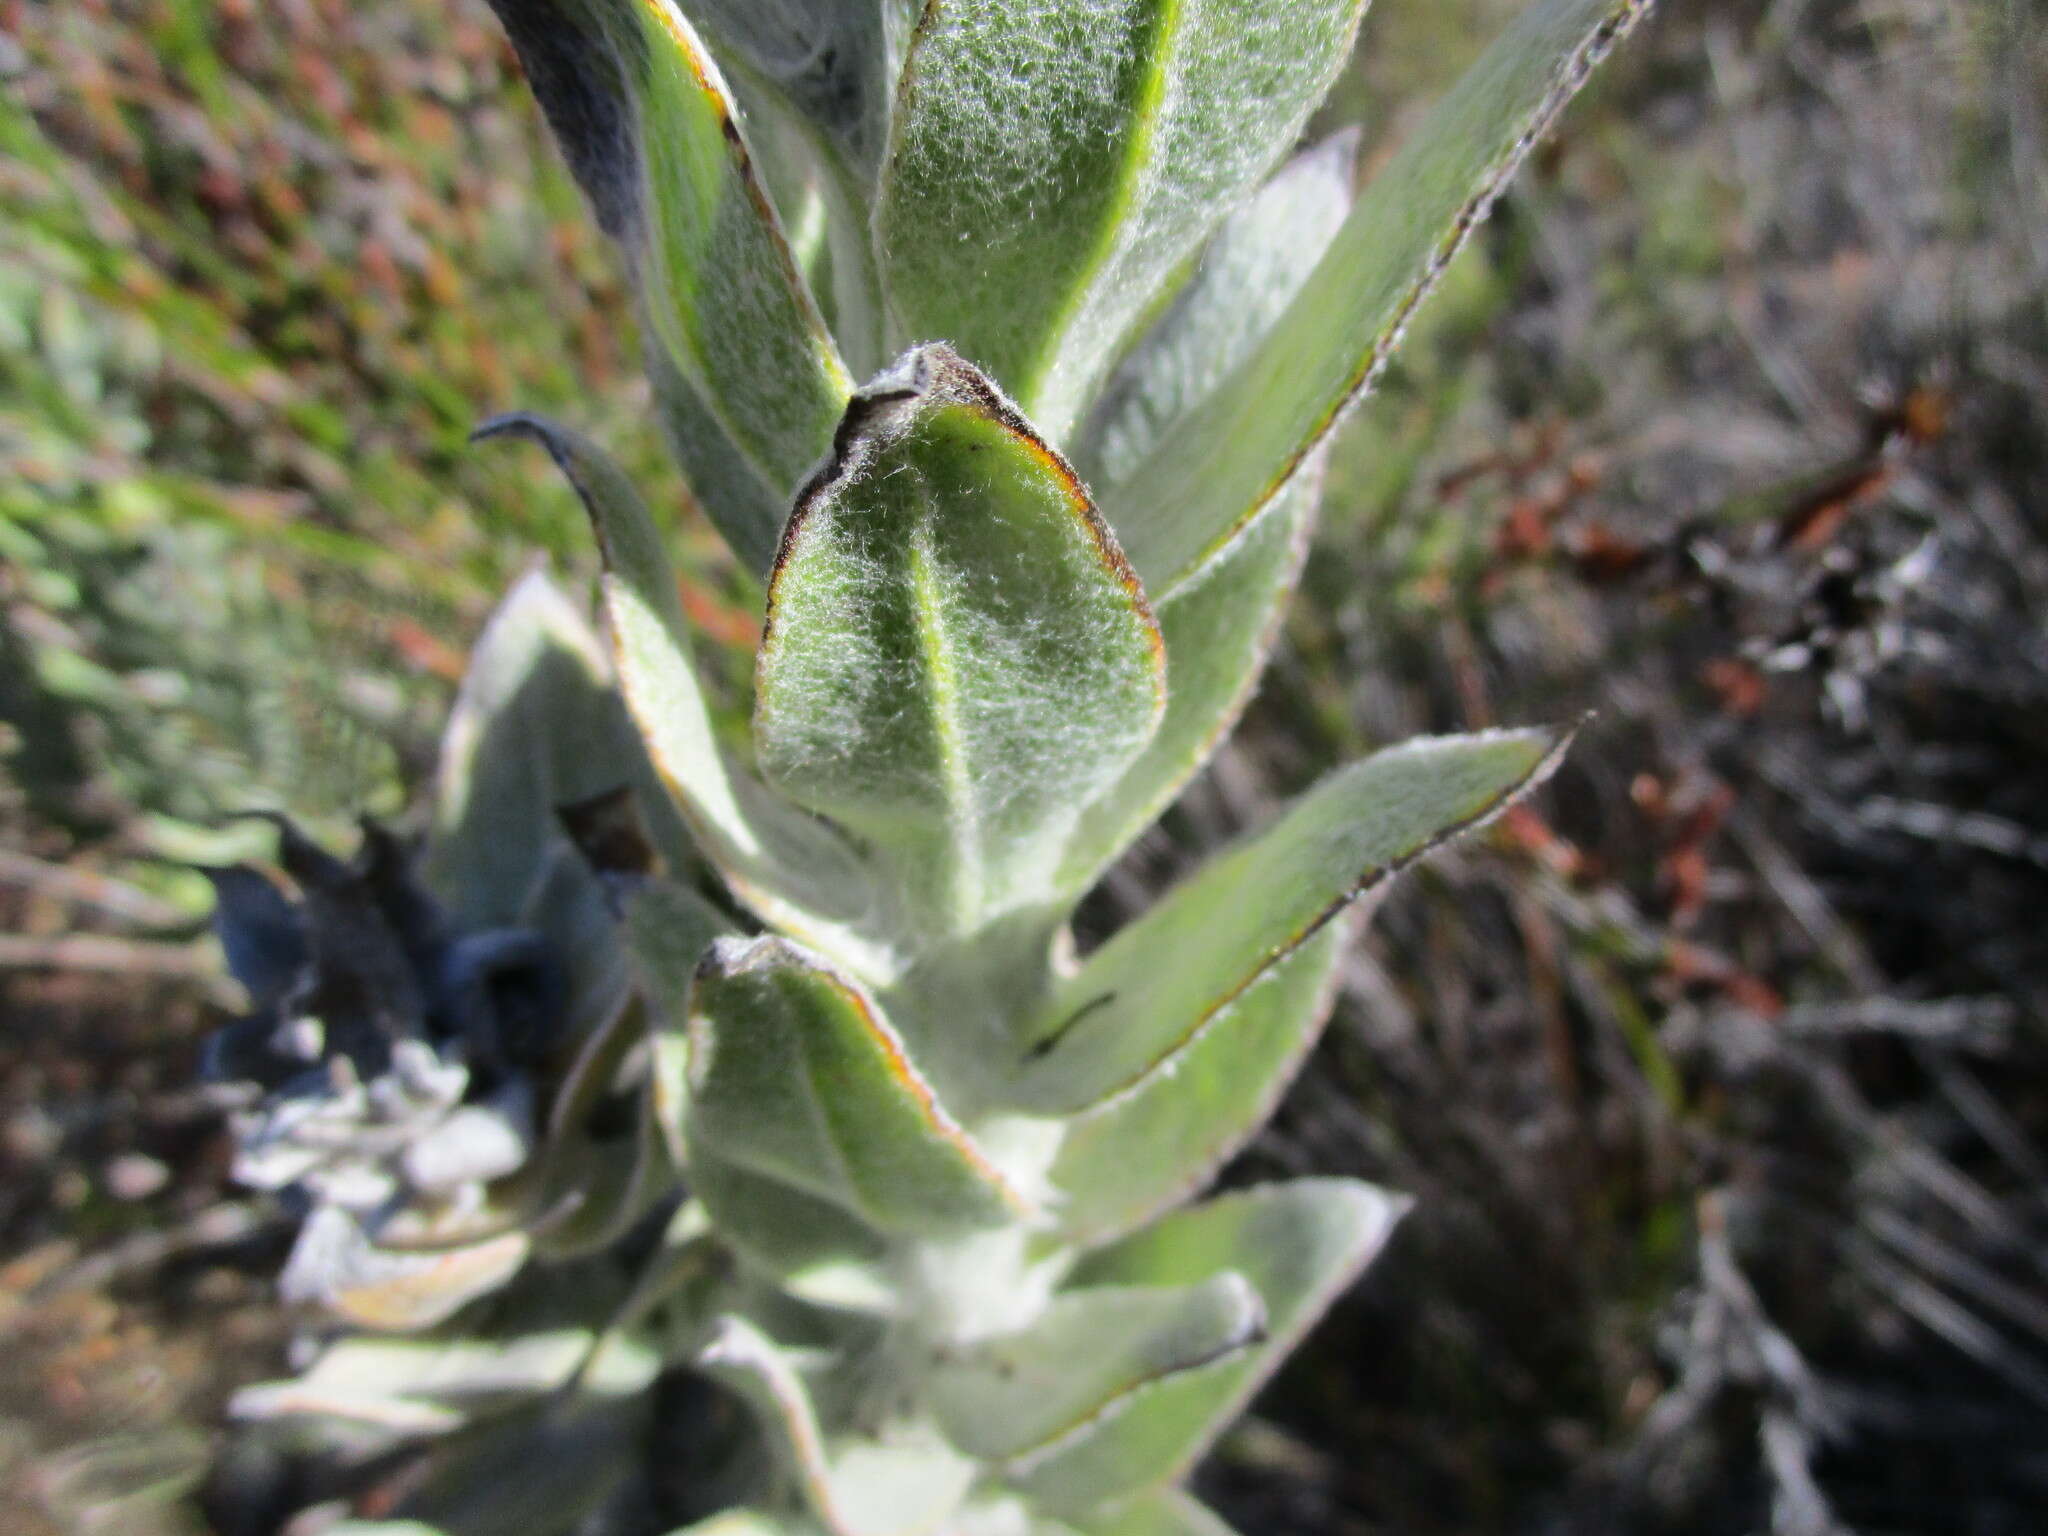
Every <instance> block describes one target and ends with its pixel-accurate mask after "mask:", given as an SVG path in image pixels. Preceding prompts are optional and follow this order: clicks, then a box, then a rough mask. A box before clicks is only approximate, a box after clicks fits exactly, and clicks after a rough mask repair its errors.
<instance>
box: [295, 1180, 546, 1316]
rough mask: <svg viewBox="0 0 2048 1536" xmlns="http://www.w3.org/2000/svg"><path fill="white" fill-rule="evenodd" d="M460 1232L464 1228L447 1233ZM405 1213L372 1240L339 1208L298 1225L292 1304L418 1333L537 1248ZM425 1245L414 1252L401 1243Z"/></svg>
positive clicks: (458, 1222)
mask: <svg viewBox="0 0 2048 1536" xmlns="http://www.w3.org/2000/svg"><path fill="white" fill-rule="evenodd" d="M451 1227H459V1228H460V1230H450V1228H451ZM473 1227H474V1223H473V1222H472V1221H467V1220H463V1219H461V1218H449V1217H446V1216H444V1215H442V1214H441V1213H438V1212H432V1213H426V1212H422V1211H420V1210H416V1209H415V1210H407V1211H404V1212H401V1213H400V1215H399V1216H398V1217H397V1218H396V1219H395V1220H392V1221H387V1222H384V1223H382V1224H380V1225H379V1227H378V1230H377V1235H376V1238H375V1240H373V1239H372V1238H371V1236H370V1234H369V1233H368V1232H366V1231H365V1230H364V1229H363V1227H362V1225H361V1224H360V1223H358V1222H357V1220H356V1218H355V1217H354V1216H352V1215H350V1214H348V1213H347V1212H345V1211H343V1210H342V1209H341V1208H340V1207H339V1206H331V1205H329V1206H320V1207H317V1208H316V1209H315V1210H314V1212H313V1214H312V1215H311V1216H309V1217H308V1218H307V1219H306V1222H305V1224H304V1225H303V1226H302V1227H301V1228H300V1231H299V1237H298V1241H297V1242H296V1243H295V1244H294V1245H293V1248H292V1262H291V1268H290V1270H289V1271H288V1272H287V1278H286V1285H287V1291H288V1294H289V1293H290V1292H292V1291H296V1292H297V1294H296V1295H293V1296H291V1299H293V1300H297V1301H306V1302H314V1303H317V1304H318V1305H319V1306H320V1307H322V1308H324V1309H326V1310H327V1311H328V1312H331V1313H332V1314H333V1315H334V1316H336V1317H338V1318H340V1319H341V1320H342V1321H344V1322H347V1323H349V1324H351V1325H353V1326H355V1327H357V1328H364V1329H369V1330H371V1331H373V1332H380V1333H416V1332H418V1331H419V1330H421V1329H424V1328H431V1327H433V1326H434V1325H435V1324H437V1323H440V1322H444V1321H446V1320H447V1319H448V1318H450V1317H452V1316H454V1314H455V1313H456V1312H458V1311H460V1310H461V1309H462V1308H463V1307H465V1306H467V1305H468V1304H469V1303H470V1302H472V1301H474V1300H476V1298H477V1297H479V1296H483V1295H487V1294H488V1293H490V1292H492V1291H495V1290H497V1289H498V1288H499V1287H500V1286H502V1285H504V1284H505V1283H506V1282H507V1281H508V1280H510V1279H511V1278H512V1277H513V1276H514V1275H515V1274H517V1273H518V1272H519V1270H520V1269H521V1268H522V1267H523V1266H524V1265H525V1263H526V1260H527V1257H528V1255H529V1253H530V1252H531V1248H532V1244H531V1242H530V1240H529V1239H528V1237H527V1234H526V1233H524V1232H521V1231H506V1230H503V1228H502V1227H501V1226H500V1227H495V1228H494V1230H493V1231H491V1232H490V1233H489V1234H488V1235H485V1236H482V1237H475V1236H473V1230H472V1229H473ZM401 1241H404V1242H408V1243H425V1244H429V1245H431V1249H430V1251H425V1252H415V1251H410V1250H409V1249H407V1248H402V1247H398V1246H396V1244H398V1243H399V1242H401Z"/></svg>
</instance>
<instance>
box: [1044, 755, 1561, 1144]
mask: <svg viewBox="0 0 2048 1536" xmlns="http://www.w3.org/2000/svg"><path fill="white" fill-rule="evenodd" d="M1566 739H1567V738H1566V737H1565V736H1564V735H1563V734H1561V733H1559V732H1556V731H1549V730H1533V731H1499V732H1489V733H1485V734H1482V735H1477V736H1446V737H1439V738H1435V739H1431V740H1419V741H1413V742H1409V743H1406V744H1405V745H1403V746H1399V747H1394V748H1392V749H1390V750H1388V751H1385V752H1381V753H1379V754H1377V755H1376V756H1373V757H1369V758H1367V759H1365V760H1364V761H1363V762H1358V763H1353V764H1351V765H1350V766H1349V767H1347V768H1343V769H1340V770H1339V771H1338V772H1336V773H1334V774H1331V775H1330V776H1329V777H1328V778H1326V779H1325V780H1323V782H1322V783H1321V784H1319V785H1317V786H1316V787H1315V788H1314V789H1313V790H1311V791H1309V792H1308V793H1307V794H1305V795H1303V796H1301V797H1300V798H1299V799H1297V800H1296V801H1294V802H1293V803H1292V804H1291V805H1290V806H1289V807H1288V808H1287V810H1286V811H1284V812H1283V813H1282V814H1281V816H1280V817H1279V819H1278V820H1277V821H1276V822H1274V823H1273V824H1272V825H1271V826H1269V827H1267V828H1266V829H1265V830H1264V831H1262V832H1260V833H1258V834H1257V835H1255V836H1253V837H1251V838H1248V839H1246V840H1244V841H1242V842H1240V843H1238V844H1237V845H1236V846H1235V847H1233V848H1231V849H1229V850H1228V851H1226V852H1224V853H1222V854H1220V855H1218V856H1217V857H1216V858H1214V859H1212V860H1210V862H1209V863H1208V864H1206V865H1205V866H1203V868H1201V869H1200V870H1198V871H1197V872H1196V873H1195V874H1194V875H1192V876H1191V877H1189V878H1188V879H1187V880H1185V881H1183V882H1182V883H1181V884H1180V885H1179V886H1177V887H1175V888H1174V889H1173V890H1172V891H1171V892H1169V893H1168V894H1167V895H1166V896H1165V897H1163V898H1162V899H1161V900H1160V901H1159V902H1158V904H1157V905H1155V906H1154V907H1153V908H1152V909H1151V910H1150V911H1149V912H1147V913H1146V914H1145V915H1144V916H1143V917H1142V918H1140V919H1139V920H1138V921H1136V922H1134V923H1131V924H1130V925H1129V926H1127V927H1125V928H1124V929H1122V930H1121V931H1119V932H1118V933H1117V934H1116V935H1115V936H1114V937H1113V938H1111V939H1110V940H1109V941H1108V942H1107V943H1105V944H1104V945H1103V946H1102V948H1101V949H1099V950H1098V951H1096V953H1095V954H1094V955H1093V956H1092V957H1091V958H1090V959H1089V961H1088V963H1087V964H1086V965H1084V966H1083V967H1082V968H1081V970H1080V971H1079V972H1078V973H1077V974H1076V975H1074V976H1072V977H1070V978H1069V979H1068V980H1067V981H1065V982H1064V983H1062V984H1061V985H1060V986H1059V987H1058V988H1056V989H1055V990H1054V993H1053V996H1052V998H1051V1000H1050V1003H1049V1005H1048V1006H1047V1008H1046V1009H1045V1010H1044V1011H1043V1012H1042V1013H1041V1014H1040V1016H1039V1018H1038V1019H1037V1020H1036V1022H1035V1024H1033V1025H1031V1026H1028V1027H1027V1031H1026V1036H1025V1039H1026V1049H1025V1055H1024V1060H1023V1061H1022V1062H1021V1063H1020V1065H1019V1068H1018V1071H1017V1074H1016V1077H1015V1078H1014V1080H1013V1083H1012V1085H1011V1099H1012V1102H1013V1103H1014V1104H1015V1105H1016V1107H1018V1108H1021V1109H1026V1110H1029V1111H1031V1112H1033V1113H1039V1114H1075V1113H1078V1112H1079V1111H1081V1110H1084V1109H1087V1108H1089V1107H1090V1106H1092V1105H1096V1104H1101V1103H1103V1102H1104V1101H1106V1100H1109V1099H1112V1098H1114V1097H1115V1096H1117V1095H1118V1094H1123V1093H1128V1092H1130V1091H1131V1090H1132V1089H1134V1088H1137V1087H1140V1086H1141V1085H1142V1084H1144V1083H1145V1082H1146V1080H1147V1079H1148V1078H1150V1077H1151V1076H1152V1075H1153V1074H1155V1073H1157V1072H1159V1071H1161V1070H1170V1069H1171V1068H1172V1066H1173V1065H1175V1064H1176V1063H1177V1062H1178V1061H1179V1060H1180V1059H1181V1058H1182V1057H1183V1056H1184V1055H1185V1053H1186V1052H1187V1050H1188V1049H1189V1048H1190V1047H1191V1046H1192V1045H1194V1044H1195V1043H1196V1042H1197V1041H1198V1040H1199V1039H1200V1038H1201V1037H1202V1035H1203V1034H1204V1033H1205V1032H1206V1031H1207V1030H1208V1029H1209V1028H1210V1027H1211V1026H1212V1025H1214V1024H1215V1023H1216V1022H1217V1021H1218V1019H1219V1018H1220V1017H1221V1016H1222V1014H1223V1012H1224V1010H1225V1009H1226V1008H1227V1007H1228V1006H1229V1005H1230V1003H1231V1002H1233V1001H1234V1000H1235V999H1237V998H1238V997H1240V996H1241V995H1243V993H1244V992H1245V990H1246V989H1247V988H1248V987H1250V986H1251V985H1252V983H1253V982H1255V981H1257V980H1258V979H1259V977H1260V976H1261V975H1263V974H1264V973H1265V971H1266V970H1267V969H1268V968H1269V967H1270V966H1273V965H1275V964H1277V963H1278V962H1279V961H1281V960H1283V959H1285V958H1286V957H1287V956H1288V955H1290V954H1292V953H1293V952H1294V951H1295V950H1296V949H1297V948H1299V947H1300V946H1301V945H1302V944H1303V943H1305V942H1307V940H1309V939H1310V938H1311V937H1313V936H1314V935H1315V933H1316V932H1317V930H1318V929H1320V928H1321V927H1322V926H1323V924H1324V923H1326V922H1328V921H1329V920H1330V918H1332V917H1333V916H1335V915H1336V914H1337V913H1338V912H1339V911H1340V910H1342V908H1343V907H1344V906H1345V905H1346V904H1347V903H1348V902H1350V901H1352V900H1353V899H1354V898H1356V897H1357V896H1358V895H1360V894H1361V893H1362V892H1364V891H1367V890H1370V889H1372V888H1374V887H1376V886H1378V885H1380V884H1382V883H1384V882H1385V881H1387V880H1389V879H1391V878H1392V877H1393V876H1394V875H1396V874H1398V873H1399V872H1400V871H1401V870H1402V869H1404V868H1406V867H1407V866H1408V865H1409V864H1411V863H1413V862H1414V861H1415V860H1416V859H1418V858H1420V857H1421V856H1422V855H1423V854H1425V853H1427V852H1429V851H1430V849H1432V848H1434V847H1436V846H1437V845H1438V844H1439V843H1441V842H1443V841H1444V840H1445V839H1447V838H1449V837H1452V836H1454V835H1456V834H1457V833H1459V832H1462V831H1465V830H1467V829H1468V828H1470V827H1473V826H1476V825H1478V824H1479V823H1481V822H1483V821H1485V820H1486V819H1487V818H1489V817H1491V816H1493V815H1495V814H1497V813H1498V812H1499V811H1501V810H1502V809H1503V808H1505V807H1506V806H1507V805H1508V803H1509V802H1510V801H1511V800H1513V798H1514V797H1515V796H1516V795H1518V794H1520V793H1521V792H1522V791H1523V790H1525V789H1526V788H1527V787H1528V786H1529V785H1530V784H1532V783H1533V782H1535V781H1536V780H1537V779H1538V778H1539V777H1540V776H1541V775H1542V774H1543V773H1544V772H1546V771H1547V770H1548V768H1549V767H1550V766H1551V765H1552V764H1554V763H1555V761H1556V760H1557V757H1558V756H1559V754H1560V753H1561V752H1562V750H1563V747H1564V743H1565V740H1566Z"/></svg>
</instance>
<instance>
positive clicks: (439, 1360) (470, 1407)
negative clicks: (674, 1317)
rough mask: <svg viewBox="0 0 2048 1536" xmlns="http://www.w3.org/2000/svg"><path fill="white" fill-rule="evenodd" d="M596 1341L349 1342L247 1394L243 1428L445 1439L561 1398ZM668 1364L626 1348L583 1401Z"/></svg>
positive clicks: (614, 1392) (621, 1389)
mask: <svg viewBox="0 0 2048 1536" xmlns="http://www.w3.org/2000/svg"><path fill="white" fill-rule="evenodd" d="M596 1338H597V1336H596V1334H595V1333H593V1332H592V1331H591V1330H590V1329H588V1328H550V1329H543V1330H539V1331H536V1332H532V1333H525V1334H518V1335H515V1336H512V1337H503V1336H477V1335H474V1334H457V1335H455V1336H453V1337H450V1338H445V1339H394V1338H378V1337H374V1336H367V1335H354V1336H348V1337H344V1338H342V1339H340V1340H338V1341H337V1342H335V1343H333V1344H330V1345H328V1346H327V1348H326V1349H324V1350H322V1351H321V1353H320V1356H319V1358H318V1359H317V1360H315V1361H314V1362H313V1364H312V1365H311V1366H310V1367H309V1368H307V1369H306V1370H305V1371H303V1372H302V1373H300V1374H299V1375H298V1376H295V1377H292V1378H291V1379H289V1380H286V1381H273V1382H264V1383H261V1384H259V1385H257V1386H253V1387H244V1388H242V1389H241V1390H240V1391H239V1392H237V1393H236V1394H235V1396H234V1399H233V1402H232V1403H231V1404H230V1407H229V1412H230V1413H231V1414H232V1415H233V1416H234V1417H235V1418H237V1419H271V1418H287V1417H293V1416H310V1417H314V1418H322V1419H346V1420H349V1421H350V1422H353V1423H359V1424H365V1425H372V1426H375V1427H378V1428H381V1429H388V1430H392V1431H395V1432H398V1433H401V1434H406V1435H429V1434H444V1433H446V1432H448V1431H449V1430H452V1429H457V1428H460V1427H461V1426H462V1425H464V1424H467V1423H469V1422H471V1421H472V1420H474V1419H476V1418H479V1417H488V1416H489V1415H490V1414H492V1413H493V1412H494V1411H497V1410H500V1409H503V1408H505V1407H507V1406H509V1405H513V1404H517V1403H521V1402H527V1401H530V1400H532V1399H534V1398H536V1397H540V1396H543V1395H546V1394H548V1393H552V1392H555V1391H556V1390H558V1389H559V1388H561V1387H562V1386H563V1385H564V1384H566V1383H567V1382H568V1381H570V1380H571V1379H572V1378H574V1377H575V1376H576V1373H577V1371H578V1369H579V1367H581V1366H582V1365H583V1363H584V1361H585V1360H586V1359H588V1358H589V1356H590V1349H591V1346H592V1344H594V1343H595V1342H596ZM660 1369H661V1362H660V1360H659V1359H658V1358H656V1357H655V1356H653V1355H652V1354H650V1353H649V1352H648V1351H646V1350H645V1349H642V1348H640V1347H639V1346H638V1345H636V1344H635V1343H634V1341H632V1340H631V1339H621V1340H619V1341H617V1342H616V1343H615V1344H614V1346H613V1347H612V1348H610V1349H608V1350H606V1351H605V1352H604V1354H602V1355H601V1356H599V1357H598V1358H597V1360H596V1361H595V1362H593V1368H592V1370H591V1371H590V1372H589V1373H588V1374H586V1375H584V1376H583V1377H582V1378H581V1388H582V1390H583V1391H585V1392H586V1393H591V1394H595V1395H601V1396H626V1395H630V1394H632V1393H635V1392H638V1391H640V1390H641V1389H642V1388H644V1387H645V1386H647V1384H648V1383H650V1382H651V1381H653V1379H654V1377H655V1374H656V1373H657V1372H658V1371H659V1370H660Z"/></svg>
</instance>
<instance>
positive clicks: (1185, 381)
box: [1074, 128, 1358, 491]
mask: <svg viewBox="0 0 2048 1536" xmlns="http://www.w3.org/2000/svg"><path fill="white" fill-rule="evenodd" d="M1357 170H1358V130H1357V129H1356V128H1347V129H1346V130H1344V131H1343V132H1342V133H1338V134H1333V135H1332V136H1331V137H1329V138H1328V139H1325V140H1324V141H1323V142H1322V143H1321V144H1319V145H1317V146H1316V147H1315V148H1314V149H1309V150H1304V151H1303V152H1302V153H1300V154H1298V155H1296V156H1295V157H1294V158H1293V159H1292V160H1290V161H1288V162H1287V164H1286V165H1284V166H1282V167H1281V168H1280V170H1279V172H1278V173H1277V174H1275V175H1274V177H1273V178H1272V179H1271V180H1270V181H1268V182H1267V183H1266V184H1265V185H1264V186H1263V187H1261V188H1259V190H1258V191H1257V192H1255V193H1254V194H1253V195H1252V196H1251V197H1250V198H1249V199H1248V200H1247V201H1246V202H1245V204H1244V205H1243V206H1242V207H1240V208H1238V209H1236V210H1235V211H1234V212H1232V214H1231V215H1230V217H1229V218H1227V219H1225V220H1224V221H1223V224H1222V227H1221V228H1219V229H1218V230H1217V231H1216V234H1215V236H1214V237H1213V238H1212V239H1211V240H1210V241H1209V244H1208V245H1207V246H1206V247H1205V248H1204V249H1203V251H1202V258H1201V263H1200V265H1199V266H1198V267H1197V268H1196V269H1195V274H1194V276H1193V277H1191V278H1190V279H1189V280H1188V283H1187V286H1186V287H1184V288H1183V289H1182V290H1181V291H1180V293H1179V294H1178V295H1176V296H1175V298H1174V301H1173V303H1172V304H1171V305H1170V306H1169V307H1168V309H1167V311H1166V313H1165V314H1164V315H1162V316H1161V317H1160V318H1159V320H1158V322H1157V323H1156V324H1154V325H1153V327H1152V328H1151V329H1150V330H1149V331H1147V332H1146V333H1145V336H1144V337H1143V339H1142V340H1140V341H1139V342H1138V344H1137V346H1135V347H1134V348H1132V350H1131V354H1130V356H1128V357H1126V358H1125V359H1124V360H1123V362H1122V363H1120V364H1119V365H1118V366H1117V370H1116V372H1115V374H1114V375H1113V376H1112V377H1111V379H1110V381H1109V383H1108V385H1107V386H1106V387H1105V388H1104V390H1103V392H1102V396H1101V398H1100V399H1099V400H1098V401H1097V402H1096V403H1095V405H1094V406H1093V407H1092V408H1091V409H1090V411H1089V415H1088V421H1087V424H1086V427H1085V428H1084V429H1083V431H1082V433H1081V436H1080V438H1079V440H1078V441H1077V442H1076V444H1075V447H1074V461H1075V463H1076V464H1078V465H1079V466H1080V467H1081V471H1082V474H1083V476H1084V477H1085V478H1086V479H1087V481H1088V483H1089V484H1090V485H1092V486H1095V487H1096V488H1097V489H1098V491H1099V490H1102V489H1104V488H1106V487H1108V486H1112V485H1122V484H1123V483H1125V482H1126V481H1128V480H1129V479H1130V478H1131V476H1132V474H1133V473H1134V472H1136V470H1137V469H1138V468H1139V466H1140V465H1142V464H1143V463H1144V462H1145V456H1146V455H1147V454H1148V453H1149V452H1151V450H1152V447H1153V445H1154V444H1155V443H1157V442H1158V441H1159V438H1160V436H1161V435H1162V434H1163V433H1165V432H1166V431H1167V430H1168V429H1169V428H1171V427H1172V426H1173V424H1174V423H1175V422H1177V421H1179V420H1180V419H1181V418H1182V417H1183V416H1185V415H1187V413H1188V412H1189V411H1191V410H1192V409H1194V407H1195V406H1196V405H1198V404H1199V403H1200V402H1201V401H1202V400H1204V399H1206V398H1207V397H1208V396H1209V395H1211V394H1213V393H1214V392H1215V391H1216V389H1217V388H1218V387H1219V386H1221V385H1222V384H1223V383H1224V381H1225V380H1227V379H1228V378H1229V377H1230V371H1231V369H1233V368H1235V367H1236V366H1237V365H1238V364H1239V363H1241V362H1243V361H1244V360H1245V358H1247V357H1249V356H1250V355H1251V354H1252V353H1253V352H1254V351H1255V350H1257V348H1258V344H1259V341H1260V339H1261V338H1262V337H1263V336H1264V335H1265V334H1266V332H1268V331H1269V330H1271V329H1272V328H1273V326H1274V325H1275V324H1276V323H1277V322H1278V321H1279V319H1280V317H1281V316H1282V315H1284V314H1285V313H1286V312H1287V307H1288V305H1289V304H1290V303H1292V302H1293V300H1294V296H1295V295H1296V294H1297V293H1299V292H1300V291H1301V287H1302V284H1304V283H1305V282H1307V281H1308V279H1309V274H1310V273H1312V272H1314V271H1315V269H1316V263H1317V262H1319V261H1321V260H1322V259H1323V253H1324V252H1325V251H1327V250H1328V249H1329V248H1330V242H1331V241H1332V240H1334V239H1335V238H1336V237H1337V231H1338V230H1339V229H1341V228H1342V227H1343V225H1344V216H1345V215H1346V214H1347V213H1348V212H1350V209H1351V203H1352V195H1353V193H1352V183H1353V181H1354V179H1355V178H1356V175H1357Z"/></svg>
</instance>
